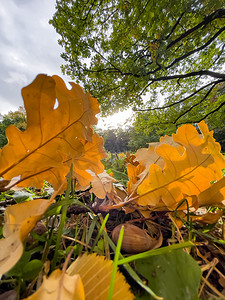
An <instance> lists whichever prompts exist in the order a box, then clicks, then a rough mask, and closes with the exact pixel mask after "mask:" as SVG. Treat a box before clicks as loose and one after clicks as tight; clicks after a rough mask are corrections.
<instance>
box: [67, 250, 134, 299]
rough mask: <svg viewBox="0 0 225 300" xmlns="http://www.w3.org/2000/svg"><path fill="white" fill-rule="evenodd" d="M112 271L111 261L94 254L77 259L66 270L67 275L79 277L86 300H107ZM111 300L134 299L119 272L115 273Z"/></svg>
mask: <svg viewBox="0 0 225 300" xmlns="http://www.w3.org/2000/svg"><path fill="white" fill-rule="evenodd" d="M112 270H113V261H111V260H107V259H105V258H104V257H103V256H97V255H96V254H95V253H94V254H91V255H87V254H84V255H82V256H80V257H78V258H77V259H76V260H75V262H73V263H72V264H71V265H70V267H69V268H68V269H67V273H68V274H69V275H71V276H73V275H75V274H79V275H80V277H81V280H82V282H83V285H84V291H85V299H86V300H105V299H108V292H109V287H110V281H111V275H112ZM112 299H113V300H120V299H121V300H130V299H134V295H133V294H132V293H131V292H130V291H129V285H128V283H127V282H126V281H125V278H124V276H123V275H122V274H121V273H120V272H119V271H117V273H116V279H115V285H114V289H113V297H112Z"/></svg>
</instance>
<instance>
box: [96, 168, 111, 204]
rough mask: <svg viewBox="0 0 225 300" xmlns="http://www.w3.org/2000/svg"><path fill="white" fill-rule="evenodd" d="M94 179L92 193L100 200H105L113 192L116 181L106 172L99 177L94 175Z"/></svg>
mask: <svg viewBox="0 0 225 300" xmlns="http://www.w3.org/2000/svg"><path fill="white" fill-rule="evenodd" d="M92 177H93V180H92V188H91V189H90V192H91V193H94V194H95V195H96V196H97V197H98V198H99V199H105V197H106V195H107V193H111V192H112V190H113V182H114V181H115V179H114V178H113V177H112V176H110V175H109V174H108V173H106V171H104V172H103V173H100V174H98V175H95V174H92Z"/></svg>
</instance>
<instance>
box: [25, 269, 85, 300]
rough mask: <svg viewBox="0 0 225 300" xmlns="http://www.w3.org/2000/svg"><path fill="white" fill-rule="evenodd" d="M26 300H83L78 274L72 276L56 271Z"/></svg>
mask: <svg viewBox="0 0 225 300" xmlns="http://www.w3.org/2000/svg"><path fill="white" fill-rule="evenodd" d="M25 299H27V300H74V299H76V300H85V294H84V287H83V284H82V281H81V278H80V276H79V275H78V274H75V275H73V276H70V275H68V274H67V273H64V272H63V271H61V270H59V269H57V270H55V271H54V272H52V273H51V275H50V276H49V277H48V278H46V277H44V280H43V283H42V285H41V286H40V288H39V289H38V290H37V291H36V292H35V293H34V294H33V295H31V296H30V297H28V298H25Z"/></svg>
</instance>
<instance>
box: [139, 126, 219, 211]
mask: <svg viewBox="0 0 225 300" xmlns="http://www.w3.org/2000/svg"><path fill="white" fill-rule="evenodd" d="M199 128H200V130H201V131H202V135H200V134H199V133H198V132H197V130H196V129H195V127H194V126H192V125H183V126H181V127H180V128H178V130H177V133H176V134H174V135H173V141H174V142H176V143H177V144H179V145H180V146H182V148H179V147H177V146H172V145H169V144H165V143H163V144H160V145H159V146H157V147H155V152H156V153H157V154H158V155H159V156H160V157H161V158H163V160H164V168H163V169H162V168H161V166H160V165H157V164H155V163H153V164H151V165H150V167H149V170H148V177H147V178H146V179H145V180H144V181H143V182H142V183H141V184H140V185H139V186H138V188H137V193H138V194H139V197H138V198H137V200H136V201H137V203H138V204H139V205H143V206H145V205H149V206H151V207H157V208H160V207H164V208H169V209H176V207H177V205H178V203H180V201H182V199H184V198H185V197H186V196H187V197H188V196H193V195H195V196H198V195H199V194H200V193H201V192H203V191H204V190H206V189H207V188H209V187H210V182H211V181H213V180H220V179H221V178H222V171H221V169H222V168H224V167H225V159H224V157H223V155H222V154H221V153H220V149H221V148H220V145H219V144H218V143H216V142H215V139H214V138H213V135H212V134H213V133H212V132H209V131H208V128H207V125H206V124H205V122H204V121H202V122H201V123H199ZM181 149H184V151H183V153H182V150H181Z"/></svg>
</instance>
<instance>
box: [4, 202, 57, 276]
mask: <svg viewBox="0 0 225 300" xmlns="http://www.w3.org/2000/svg"><path fill="white" fill-rule="evenodd" d="M51 204H52V200H46V199H38V200H32V201H28V202H24V203H19V204H15V205H12V206H9V207H7V208H6V210H5V224H4V226H3V235H4V237H5V238H2V239H1V240H0V274H4V273H5V272H7V271H9V270H10V269H11V268H12V267H13V266H14V265H15V264H16V263H17V261H18V260H19V259H20V257H21V255H22V253H23V241H24V239H25V238H26V236H27V235H28V233H29V232H30V231H31V230H32V228H33V227H34V226H35V224H36V223H37V221H39V220H40V219H41V217H42V215H43V214H44V212H45V211H46V210H47V208H48V207H49V206H50V205H51Z"/></svg>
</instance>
